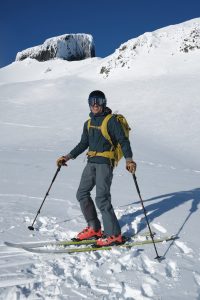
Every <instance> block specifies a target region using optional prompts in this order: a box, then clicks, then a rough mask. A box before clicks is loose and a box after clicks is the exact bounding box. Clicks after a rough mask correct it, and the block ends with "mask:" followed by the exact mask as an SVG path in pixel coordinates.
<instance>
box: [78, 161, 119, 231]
mask: <svg viewBox="0 0 200 300" xmlns="http://www.w3.org/2000/svg"><path fill="white" fill-rule="evenodd" d="M112 178H113V168H112V167H111V166H110V165H108V164H96V163H87V165H86V167H85V168H84V170H83V173H82V177H81V181H80V185H79V188H78V191H77V195H76V196H77V200H78V201H79V202H80V207H81V210H82V213H83V215H84V217H85V220H86V222H87V223H88V226H90V227H92V228H94V230H96V231H97V230H98V229H100V228H101V224H100V221H99V219H98V217H97V211H96V208H95V205H94V202H93V200H92V198H91V195H90V192H91V191H92V189H93V188H94V186H95V185H96V198H95V202H96V206H97V207H98V209H99V210H100V212H101V215H102V220H103V226H104V233H105V234H106V235H109V236H110V235H118V234H120V233H121V229H120V226H119V223H118V220H117V218H116V215H115V212H114V210H113V207H112V204H111V195H110V187H111V183H112Z"/></svg>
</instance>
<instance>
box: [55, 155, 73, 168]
mask: <svg viewBox="0 0 200 300" xmlns="http://www.w3.org/2000/svg"><path fill="white" fill-rule="evenodd" d="M68 160H70V157H69V156H68V155H65V156H61V157H59V158H58V159H57V161H56V163H57V166H58V167H62V166H66V167H67V164H66V162H67V161H68Z"/></svg>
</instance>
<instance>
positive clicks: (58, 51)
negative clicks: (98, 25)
mask: <svg viewBox="0 0 200 300" xmlns="http://www.w3.org/2000/svg"><path fill="white" fill-rule="evenodd" d="M94 56H95V46H94V41H93V37H92V36H91V35H90V34H84V33H79V34H64V35H61V36H57V37H53V38H49V39H47V40H46V41H45V42H44V43H43V44H42V45H39V46H36V47H31V48H28V49H26V50H23V51H21V52H18V53H17V56H16V60H17V61H19V60H24V59H25V58H27V57H29V58H34V59H37V60H38V61H46V60H49V59H53V58H62V59H65V60H69V61H72V60H82V59H85V58H88V57H94Z"/></svg>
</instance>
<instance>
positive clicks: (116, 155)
mask: <svg viewBox="0 0 200 300" xmlns="http://www.w3.org/2000/svg"><path fill="white" fill-rule="evenodd" d="M112 116H115V118H116V119H117V121H118V122H120V124H121V126H122V128H123V130H124V133H125V136H126V137H127V138H129V131H130V130H131V128H130V127H129V125H128V122H127V120H126V118H125V117H124V116H123V115H120V114H109V115H107V116H106V117H105V118H104V120H103V122H102V124H101V126H93V125H91V119H89V120H88V124H87V127H88V131H89V129H90V128H96V129H98V130H101V133H102V135H103V136H104V138H105V139H106V140H108V141H109V143H110V144H111V149H110V150H109V151H104V152H97V151H89V152H88V153H87V155H88V156H89V157H94V156H103V157H106V158H109V159H110V160H114V161H115V166H117V164H118V162H119V161H120V159H121V158H122V157H123V153H122V149H121V146H120V144H119V143H118V144H117V146H114V145H113V142H112V140H111V137H110V135H109V133H108V121H109V120H110V119H111V118H112Z"/></svg>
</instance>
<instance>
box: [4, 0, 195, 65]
mask: <svg viewBox="0 0 200 300" xmlns="http://www.w3.org/2000/svg"><path fill="white" fill-rule="evenodd" d="M197 17H200V0H190V1H189V0H152V1H151V0H139V1H136V0H123V1H122V0H121V1H120V0H100V1H97V0H57V1H56V0H2V1H1V4H0V38H1V39H0V40H1V42H0V67H3V66H5V65H7V64H9V63H11V62H12V61H14V60H15V56H16V53H17V52H18V51H21V50H23V49H26V48H28V47H32V46H36V45H39V44H42V43H43V42H44V40H45V39H47V38H50V37H53V36H56V35H61V34H65V33H91V34H92V35H93V37H94V41H95V46H96V55H97V56H99V57H105V56H107V55H109V54H111V53H113V52H114V50H115V49H116V48H118V47H119V46H120V44H122V43H124V42H126V41H127V40H128V39H131V38H134V37H137V36H138V35H140V34H143V33H144V32H146V31H153V30H155V29H158V28H161V27H164V26H167V25H171V24H177V23H181V22H184V21H186V20H189V19H192V18H197Z"/></svg>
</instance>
